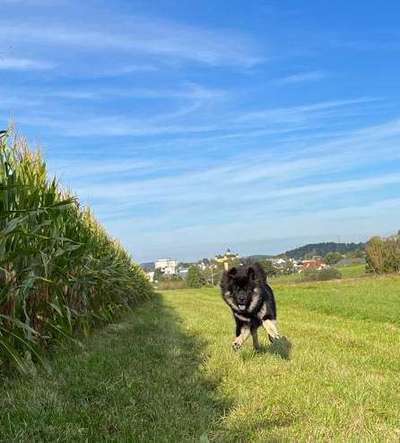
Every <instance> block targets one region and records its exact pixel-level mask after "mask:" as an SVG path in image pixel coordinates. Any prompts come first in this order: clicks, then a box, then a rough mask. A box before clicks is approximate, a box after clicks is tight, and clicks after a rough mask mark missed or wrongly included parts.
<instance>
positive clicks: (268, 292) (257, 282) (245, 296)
mask: <svg viewBox="0 0 400 443" xmlns="http://www.w3.org/2000/svg"><path fill="white" fill-rule="evenodd" d="M220 287H221V293H222V298H223V299H224V301H225V303H226V304H227V305H228V306H229V307H230V308H231V310H232V313H233V317H234V319H235V322H236V338H235V340H234V341H233V343H232V348H233V349H234V350H235V351H236V350H239V349H240V348H241V347H242V345H243V343H244V342H245V341H246V339H247V338H248V337H249V336H250V334H251V336H252V338H253V346H254V349H256V350H257V349H259V347H260V346H259V342H258V337H257V330H258V328H259V327H260V326H262V327H264V329H265V330H266V331H267V334H268V337H269V340H270V342H271V343H272V342H274V341H275V340H277V339H279V338H280V335H279V332H278V329H277V326H276V303H275V297H274V293H273V291H272V288H271V287H270V286H269V285H268V284H267V277H266V275H265V272H264V270H263V269H262V267H261V265H260V264H259V263H254V264H251V265H248V266H244V265H242V266H237V267H236V266H235V267H232V268H231V269H229V270H226V271H225V272H224V273H223V275H222V279H221V283H220Z"/></svg>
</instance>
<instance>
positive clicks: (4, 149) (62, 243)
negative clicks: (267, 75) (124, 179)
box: [0, 135, 152, 371]
mask: <svg viewBox="0 0 400 443" xmlns="http://www.w3.org/2000/svg"><path fill="white" fill-rule="evenodd" d="M151 294H152V290H151V286H150V284H149V283H148V281H147V279H146V277H145V275H144V273H143V272H142V270H141V269H140V268H139V266H138V265H136V264H135V263H134V262H133V261H132V259H131V257H130V256H129V254H128V253H127V252H126V251H125V250H124V249H123V248H122V247H121V246H120V245H119V244H118V242H116V241H115V240H113V239H111V238H110V237H109V236H108V235H107V233H106V232H105V230H104V229H103V228H102V227H101V226H100V224H99V223H98V222H97V221H96V220H95V219H94V217H93V216H92V214H91V212H90V210H89V209H81V208H80V206H79V202H78V201H77V199H76V198H75V197H74V196H71V195H70V194H69V193H67V192H65V191H63V190H62V189H61V187H60V186H59V184H58V183H57V181H56V179H49V177H48V174H47V170H46V164H45V162H44V160H43V158H42V156H41V154H40V153H39V152H36V151H32V150H30V149H29V147H28V145H27V143H26V142H25V140H24V139H22V138H21V137H18V136H15V135H12V136H8V137H7V136H3V137H2V138H0V371H1V370H2V369H7V368H10V367H17V368H18V369H19V370H21V371H24V370H26V368H27V364H28V363H27V362H28V361H29V362H30V361H32V360H36V361H43V360H42V358H41V355H43V350H46V349H48V348H49V346H50V345H52V344H53V343H57V341H59V340H61V339H65V338H66V337H71V338H72V337H73V336H76V334H80V333H83V334H86V333H88V332H89V331H90V329H91V328H92V327H93V326H94V325H95V324H98V323H103V322H107V321H110V320H111V319H112V318H113V316H114V315H115V314H116V313H117V312H119V311H121V310H122V309H123V308H127V307H130V306H132V305H133V304H135V303H136V302H139V301H141V300H143V299H146V298H148V297H150V296H151Z"/></svg>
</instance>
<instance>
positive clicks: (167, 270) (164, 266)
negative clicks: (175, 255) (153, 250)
mask: <svg viewBox="0 0 400 443" xmlns="http://www.w3.org/2000/svg"><path fill="white" fill-rule="evenodd" d="M177 266H178V262H177V261H176V260H172V259H171V258H159V259H158V260H157V261H156V262H155V264H154V267H155V269H160V270H161V271H162V273H163V274H165V275H175V274H176V267H177Z"/></svg>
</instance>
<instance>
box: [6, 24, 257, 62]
mask: <svg viewBox="0 0 400 443" xmlns="http://www.w3.org/2000/svg"><path fill="white" fill-rule="evenodd" d="M107 25H108V26H107V27H102V29H99V27H98V26H97V25H96V24H94V23H90V22H89V23H87V26H85V28H73V27H71V28H65V27H63V26H62V25H59V26H55V25H48V24H46V25H45V26H38V25H35V24H32V23H25V24H18V23H12V24H10V23H7V22H3V23H1V26H0V36H1V37H2V38H7V41H18V42H19V43H21V42H22V41H25V42H29V43H32V42H36V43H37V42H40V43H45V44H46V45H48V46H49V47H60V46H65V47H71V48H75V49H76V48H78V49H79V50H85V49H86V50H92V51H103V52H104V51H109V50H113V51H121V52H125V53H132V54H134V53H136V54H145V55H150V56H162V57H167V58H171V57H172V58H174V59H175V60H179V59H181V60H190V61H194V62H198V63H204V64H208V65H215V66H218V65H239V66H243V67H251V66H254V65H255V64H257V63H260V62H262V61H263V59H262V57H261V56H260V55H259V54H257V52H258V51H257V50H256V49H255V45H254V42H252V41H250V40H249V39H248V38H246V37H244V36H242V35H240V34H237V33H233V32H230V31H222V30H218V31H214V30H209V29H202V28H199V27H194V26H185V25H181V24H178V23H173V22H168V21H161V20H157V19H154V18H152V19H145V18H139V17H129V20H128V19H127V18H121V21H120V22H119V23H118V26H114V27H113V26H112V24H111V23H108V24H107Z"/></svg>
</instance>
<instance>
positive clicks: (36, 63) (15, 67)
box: [0, 55, 55, 71]
mask: <svg viewBox="0 0 400 443" xmlns="http://www.w3.org/2000/svg"><path fill="white" fill-rule="evenodd" d="M53 68H55V65H54V64H53V63H51V62H48V61H44V60H33V59H28V58H14V57H6V56H3V57H2V56H1V55H0V70H10V71H32V70H43V69H53Z"/></svg>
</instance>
